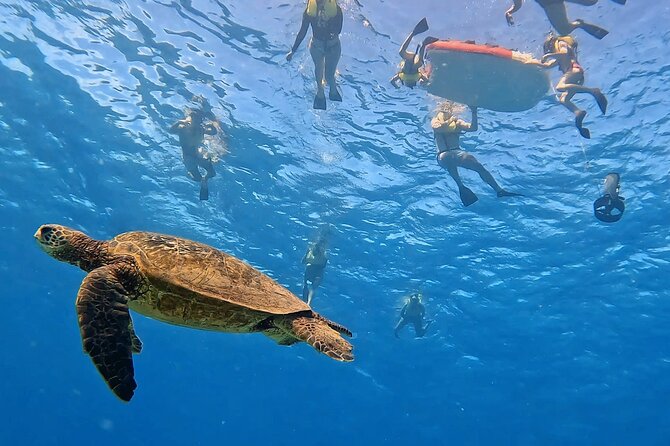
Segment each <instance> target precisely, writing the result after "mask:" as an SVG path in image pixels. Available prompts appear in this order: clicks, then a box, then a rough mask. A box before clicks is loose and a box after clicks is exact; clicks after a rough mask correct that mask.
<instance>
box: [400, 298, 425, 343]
mask: <svg viewBox="0 0 670 446" xmlns="http://www.w3.org/2000/svg"><path fill="white" fill-rule="evenodd" d="M421 297H422V296H421V294H420V293H413V294H412V295H410V296H409V299H407V301H406V302H405V305H404V306H403V307H402V310H400V320H399V321H398V323H397V324H396V326H395V329H394V330H393V334H394V335H395V337H396V338H397V337H399V336H398V334H399V333H400V330H401V329H402V328H403V327H404V326H405V325H407V324H413V325H414V333H415V335H416V337H418V338H420V337H422V336H423V335H425V334H426V331H428V327H430V324H432V323H433V321H427V322H426V325H424V322H423V318H424V317H425V316H426V308H425V307H424V306H423V303H421Z"/></svg>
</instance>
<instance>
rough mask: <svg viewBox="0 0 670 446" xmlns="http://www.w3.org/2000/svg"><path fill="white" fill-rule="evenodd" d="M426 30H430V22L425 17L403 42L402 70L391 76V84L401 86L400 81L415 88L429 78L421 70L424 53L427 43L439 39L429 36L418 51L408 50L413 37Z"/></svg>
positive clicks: (401, 52)
mask: <svg viewBox="0 0 670 446" xmlns="http://www.w3.org/2000/svg"><path fill="white" fill-rule="evenodd" d="M426 31H428V22H427V21H426V19H425V18H423V19H421V21H420V22H419V23H417V24H416V26H415V27H414V29H413V30H412V32H411V33H410V34H409V36H407V38H406V39H405V41H404V42H403V43H402V46H401V47H400V57H402V62H400V71H399V72H398V73H396V74H395V76H393V77H392V78H391V85H393V86H394V87H396V88H400V87H399V85H398V81H400V82H402V84H403V85H404V86H406V87H409V88H414V87H415V86H416V84H417V83H421V82H424V81H427V80H428V78H427V77H426V76H425V74H424V73H423V72H422V71H421V67H423V54H424V51H425V48H426V45H428V44H429V43H432V42H435V41H437V40H438V39H437V38H435V37H427V38H426V39H425V40H424V41H423V43H422V44H421V45H419V46H418V47H417V49H416V52H414V53H412V52H411V51H407V48H409V44H410V43H412V39H413V38H414V37H415V36H417V35H419V34H421V33H424V32H426Z"/></svg>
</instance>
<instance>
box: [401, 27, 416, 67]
mask: <svg viewBox="0 0 670 446" xmlns="http://www.w3.org/2000/svg"><path fill="white" fill-rule="evenodd" d="M413 37H414V34H412V33H410V35H409V36H407V38H406V39H405V41H404V42H403V43H402V45H400V51H398V54H400V57H402V58H403V59H406V60H411V59H412V58H413V57H414V56H413V55H411V54H410V53H408V52H407V48H408V47H409V44H410V43H412V38H413Z"/></svg>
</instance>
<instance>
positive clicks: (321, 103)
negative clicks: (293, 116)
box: [312, 94, 326, 110]
mask: <svg viewBox="0 0 670 446" xmlns="http://www.w3.org/2000/svg"><path fill="white" fill-rule="evenodd" d="M312 107H313V108H314V109H315V110H325V109H326V95H325V94H324V95H321V96H319V95H318V94H317V95H316V96H314V103H313V104H312Z"/></svg>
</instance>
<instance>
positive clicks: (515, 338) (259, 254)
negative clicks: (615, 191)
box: [0, 0, 670, 445]
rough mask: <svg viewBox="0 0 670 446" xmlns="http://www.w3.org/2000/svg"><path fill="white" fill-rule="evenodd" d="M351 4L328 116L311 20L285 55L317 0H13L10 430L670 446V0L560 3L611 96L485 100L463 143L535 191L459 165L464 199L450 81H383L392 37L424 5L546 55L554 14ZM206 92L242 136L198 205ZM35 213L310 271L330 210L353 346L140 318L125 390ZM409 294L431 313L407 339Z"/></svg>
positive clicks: (467, 27)
mask: <svg viewBox="0 0 670 446" xmlns="http://www.w3.org/2000/svg"><path fill="white" fill-rule="evenodd" d="M340 3H341V5H342V7H343V9H344V30H343V33H342V47H343V56H342V59H341V62H340V65H339V72H340V75H339V79H340V82H341V86H342V91H343V96H344V102H343V103H342V104H335V105H332V104H331V105H330V106H329V110H328V111H326V112H315V111H313V110H312V109H311V100H312V94H313V74H312V62H311V59H310V57H309V53H308V51H307V49H306V42H304V43H303V45H302V47H301V49H300V50H299V52H298V53H297V55H296V57H295V58H294V60H293V61H292V62H291V63H287V62H286V61H285V60H284V55H285V53H286V52H287V51H288V49H289V47H290V45H291V43H292V42H293V38H294V36H295V33H296V32H297V30H298V28H299V25H300V16H301V11H302V9H303V7H304V3H303V2H302V1H294V2H293V1H292V2H284V1H276V0H267V1H241V0H233V1H229V2H222V1H219V0H180V1H176V0H173V1H159V0H143V1H123V0H95V1H94V0H86V1H83V0H69V1H67V0H56V1H45V0H33V1H28V0H12V1H4V2H0V154H1V155H2V160H3V169H2V171H1V172H0V203H1V207H0V217H1V218H0V222H1V223H0V225H1V227H2V231H0V246H2V247H3V251H2V254H0V281H1V282H2V284H3V287H2V289H3V291H4V293H3V294H4V295H3V298H2V315H3V316H2V329H1V330H0V333H2V338H3V339H4V342H3V345H4V346H5V347H4V351H3V355H2V359H0V378H1V379H0V395H2V402H3V404H2V406H3V414H2V415H3V416H2V417H1V421H0V444H7V445H9V444H31V445H52V444H59V445H61V444H83V443H90V442H94V443H95V444H100V445H118V444H188V445H190V444H193V445H206V444H254V445H255V444H263V443H268V442H269V443H271V444H275V445H289V444H292V445H295V444H308V445H312V444H313V445H335V444H342V443H347V444H351V445H363V444H365V445H368V444H390V445H393V444H438V445H442V444H458V445H494V444H495V445H500V444H503V445H540V444H542V445H632V444H639V445H668V444H670V424H669V421H670V408H669V407H668V397H669V396H670V378H669V377H668V375H669V372H670V343H669V339H670V325H669V324H668V322H669V321H670V303H669V302H668V299H669V298H670V295H669V293H668V285H669V284H670V279H668V276H667V275H666V274H667V271H668V265H669V264H670V235H669V231H668V228H669V225H668V220H669V218H670V210H669V208H668V204H667V203H668V199H670V193H669V190H670V189H669V185H670V182H669V169H670V167H669V166H670V149H668V142H669V134H670V124H669V118H668V116H669V113H668V93H669V92H670V87H669V86H668V85H669V81H670V58H669V57H668V56H669V53H668V51H667V47H668V44H669V43H670V30H668V26H667V24H668V23H670V9H669V8H668V7H667V5H665V3H663V2H651V1H646V0H641V1H637V2H636V1H629V2H628V3H629V4H627V5H625V6H624V7H621V6H619V5H615V4H614V3H613V2H607V1H604V0H603V1H601V2H599V4H598V5H597V6H595V7H591V8H584V7H579V6H576V5H570V6H569V9H570V15H571V16H573V17H581V18H584V19H587V20H590V21H593V22H595V23H598V24H600V25H602V26H604V27H606V28H608V29H609V30H610V31H611V33H610V35H608V36H607V37H606V38H605V39H603V40H602V41H597V40H595V39H593V38H590V37H589V36H587V35H585V34H583V33H581V32H580V31H578V32H577V33H576V36H577V37H578V38H579V42H580V56H581V62H582V64H583V65H584V67H585V69H586V75H587V85H594V86H599V87H601V88H602V89H603V91H604V92H606V94H607V95H608V97H609V100H610V107H609V110H608V113H607V115H606V116H599V113H598V111H597V108H596V107H595V104H594V103H592V102H591V101H590V100H586V99H583V100H581V102H579V103H580V104H581V105H582V106H584V107H585V108H586V109H587V111H588V112H589V115H588V117H587V125H588V127H589V128H590V129H591V132H592V134H593V138H592V139H591V140H588V141H587V140H583V139H581V138H580V137H579V135H578V134H577V132H576V130H575V129H574V126H573V123H572V121H571V116H570V114H569V113H568V112H567V111H566V110H565V109H563V108H562V107H560V106H559V105H558V104H557V103H556V100H555V99H554V98H553V97H552V96H548V97H547V99H546V100H544V101H542V102H541V103H540V104H539V105H538V106H537V107H535V108H534V109H532V110H530V111H527V112H521V113H515V114H506V113H494V112H490V111H486V110H482V111H481V113H480V120H481V123H480V126H481V129H480V131H479V132H477V133H475V134H473V135H469V136H468V137H467V138H465V140H464V147H465V148H466V149H468V150H471V151H472V153H474V154H475V155H476V156H477V157H478V158H479V159H480V161H481V162H482V163H483V164H484V165H485V166H487V167H488V168H489V169H490V170H491V171H492V173H493V174H494V176H495V177H496V178H498V179H499V180H500V182H501V183H502V185H503V186H505V187H507V188H509V189H510V190H515V191H521V192H523V193H525V194H526V197H524V198H520V199H508V200H498V199H496V198H495V196H494V195H493V194H492V193H491V192H490V191H489V190H487V188H486V186H485V185H483V184H482V183H481V181H480V180H479V178H478V177H477V176H476V174H471V173H463V177H464V179H465V181H466V183H467V184H468V185H469V186H470V187H471V188H472V189H473V190H474V191H475V192H476V193H477V194H478V195H479V197H480V201H479V202H478V203H477V204H475V205H473V206H472V207H469V208H463V207H462V206H461V204H460V201H459V199H458V195H457V192H456V190H455V187H454V185H453V182H452V181H451V179H450V178H448V177H447V175H446V173H445V172H444V171H443V170H441V169H440V168H439V167H438V166H437V164H436V162H435V157H434V145H433V140H432V134H431V131H430V125H429V121H430V116H431V114H432V111H433V108H434V106H435V104H436V100H435V99H434V98H431V97H429V96H428V95H427V94H426V93H425V92H424V91H421V90H415V91H409V90H405V89H401V90H395V89H393V88H392V87H391V86H390V85H389V84H388V79H389V78H390V77H391V75H392V74H393V73H394V70H395V69H396V63H397V61H398V57H397V49H398V46H399V44H400V43H401V42H402V40H403V39H404V37H405V36H406V34H407V33H408V31H409V30H410V29H411V27H412V26H413V24H414V23H415V22H416V21H417V20H418V19H419V18H421V17H424V16H425V17H427V18H428V20H429V23H430V25H431V33H432V34H433V35H436V36H439V37H445V38H446V37H451V38H458V39H474V40H477V41H481V42H483V41H486V42H491V43H497V44H499V45H502V46H506V47H510V48H517V49H520V50H523V51H528V52H532V53H535V54H539V52H540V51H541V43H542V40H543V38H544V36H545V35H546V33H547V32H548V31H549V24H548V22H547V21H546V19H545V17H544V15H543V13H542V11H541V9H540V8H539V7H538V6H537V5H536V4H534V2H527V5H526V6H524V8H523V9H522V10H521V11H519V12H518V13H517V14H516V15H515V18H516V25H515V26H514V27H512V28H509V27H507V25H506V23H505V20H504V17H503V13H504V10H505V8H506V7H507V6H508V5H507V4H506V3H507V2H499V1H492V0H482V1H476V2H462V1H456V0H448V1H445V0H422V1H420V2H414V3H412V4H405V3H404V2H396V1H391V0H386V1H384V0H368V1H364V0H359V1H357V0H344V1H342V0H341V1H340ZM464 3H466V4H467V5H466V6H463V4H464ZM552 78H553V79H554V80H556V78H557V73H554V72H552ZM196 94H200V95H203V96H204V97H205V98H207V99H208V101H209V102H210V103H211V104H212V105H213V107H214V112H215V113H216V114H217V115H218V116H220V117H221V119H222V122H223V124H224V127H225V129H226V132H227V138H228V146H229V153H228V154H227V155H226V156H225V157H224V158H223V160H222V162H221V163H220V164H219V165H218V167H217V168H218V171H219V176H218V177H216V178H215V179H213V180H212V181H211V184H210V193H211V196H210V200H209V201H207V202H200V201H199V200H198V198H197V186H196V185H194V183H193V182H191V181H190V180H189V179H188V178H187V177H186V176H185V172H184V167H183V164H182V162H181V158H180V149H179V147H178V145H177V142H176V140H175V139H174V137H173V136H171V135H170V134H169V133H168V132H167V129H168V128H169V126H170V125H171V124H172V123H173V122H174V121H175V120H176V119H178V118H180V117H181V115H182V110H183V107H184V106H186V105H188V100H189V99H190V98H191V97H192V96H193V95H196ZM610 171H617V172H619V173H620V174H621V177H622V191H621V193H622V195H623V196H624V197H626V205H627V209H626V213H625V215H624V216H623V218H622V220H621V221H620V222H618V223H616V224H612V225H606V224H603V223H601V222H599V221H597V220H596V219H595V218H594V217H593V214H592V202H593V201H594V200H595V199H596V198H598V196H599V195H600V194H601V192H602V190H601V184H602V180H603V178H604V176H605V175H606V174H607V173H608V172H610ZM43 223H60V224H65V225H69V226H73V227H76V228H78V229H80V230H84V231H86V232H87V233H89V234H90V235H91V236H93V237H96V238H98V239H108V238H111V237H113V236H114V235H116V234H117V233H120V232H124V231H129V230H137V229H140V230H151V231H158V232H165V233H170V234H175V235H179V236H183V237H187V238H191V239H194V240H198V241H202V242H205V243H209V244H211V245H213V246H216V247H218V248H220V249H223V250H225V251H227V252H229V253H231V254H234V255H236V256H238V257H239V258H241V259H244V260H246V261H248V262H249V263H251V264H252V265H254V266H256V267H258V268H259V269H261V270H262V271H264V272H265V273H267V274H269V275H270V276H271V277H273V278H275V279H276V280H278V281H279V282H280V283H281V284H283V285H284V286H286V287H288V288H289V289H290V290H292V291H293V292H295V293H296V294H299V293H300V291H301V287H302V274H303V269H302V265H301V264H300V259H301V258H302V255H303V253H304V250H305V248H306V246H307V244H308V241H309V240H310V238H313V237H314V235H315V233H316V232H317V230H318V228H319V227H320V226H321V225H323V224H325V223H328V224H331V225H333V227H334V228H335V230H334V234H333V235H332V239H331V241H330V262H329V266H328V268H327V270H326V273H325V278H324V282H323V284H322V286H321V288H320V289H319V291H318V294H317V295H316V298H315V302H314V307H315V309H316V310H317V311H319V312H321V313H323V314H324V315H327V316H328V317H329V318H332V319H333V320H336V321H338V322H340V323H342V324H344V325H346V326H347V327H349V328H350V329H351V330H352V331H354V332H355V337H354V339H353V341H352V342H353V344H354V345H355V354H356V360H355V362H353V363H350V364H340V363H336V362H335V361H332V360H330V359H329V358H327V357H325V356H323V355H319V354H317V353H316V352H315V351H314V350H313V349H311V348H310V347H309V346H307V345H305V344H299V345H296V346H292V347H280V346H277V345H274V344H273V343H272V342H271V341H270V340H269V339H267V338H265V337H264V336H261V335H229V334H219V333H211V332H204V331H197V330H189V329H185V328H180V327H175V326H170V325H166V324H162V323H159V322H156V321H153V320H151V319H148V318H145V317H142V316H139V315H135V316H134V322H135V327H136V330H137V332H138V334H139V336H140V337H141V338H142V340H143V342H144V351H143V352H142V354H141V355H139V356H137V357H136V358H135V369H136V378H137V381H138V384H139V387H138V390H137V392H136V395H135V397H134V399H133V400H132V402H131V403H130V404H123V403H121V402H120V401H119V400H117V399H116V398H115V397H114V396H113V395H112V393H111V392H109V390H108V389H107V387H106V386H105V384H104V382H103V380H102V379H101V378H100V377H99V375H98V374H97V372H96V371H95V369H94V367H93V365H92V364H91V361H90V359H89V358H88V357H87V356H86V355H84V354H83V353H82V349H81V340H80V337H79V331H78V328H77V321H76V314H75V311H74V299H75V296H76V292H77V289H78V287H79V285H80V283H81V280H82V279H83V277H84V273H83V272H82V271H80V270H78V269H76V268H74V267H72V266H69V265H66V264H62V263H59V262H56V261H55V260H53V259H52V258H49V257H48V256H46V255H44V253H42V252H41V251H40V250H39V249H38V247H37V246H36V245H35V242H34V240H33V238H32V235H33V233H34V232H35V230H36V229H37V227H38V226H39V225H41V224H43ZM416 289H421V290H423V293H424V294H425V296H426V308H427V312H428V313H429V317H430V318H432V319H434V320H435V323H434V324H433V326H432V327H431V330H430V331H429V333H428V335H427V336H426V337H425V338H422V339H414V338H413V336H412V332H411V331H410V330H409V329H408V330H406V331H404V332H403V333H402V335H401V339H395V338H394V337H393V326H394V324H395V322H396V321H397V315H398V311H399V308H400V306H401V305H402V298H403V296H404V295H406V294H407V293H409V292H411V291H414V290H416Z"/></svg>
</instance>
